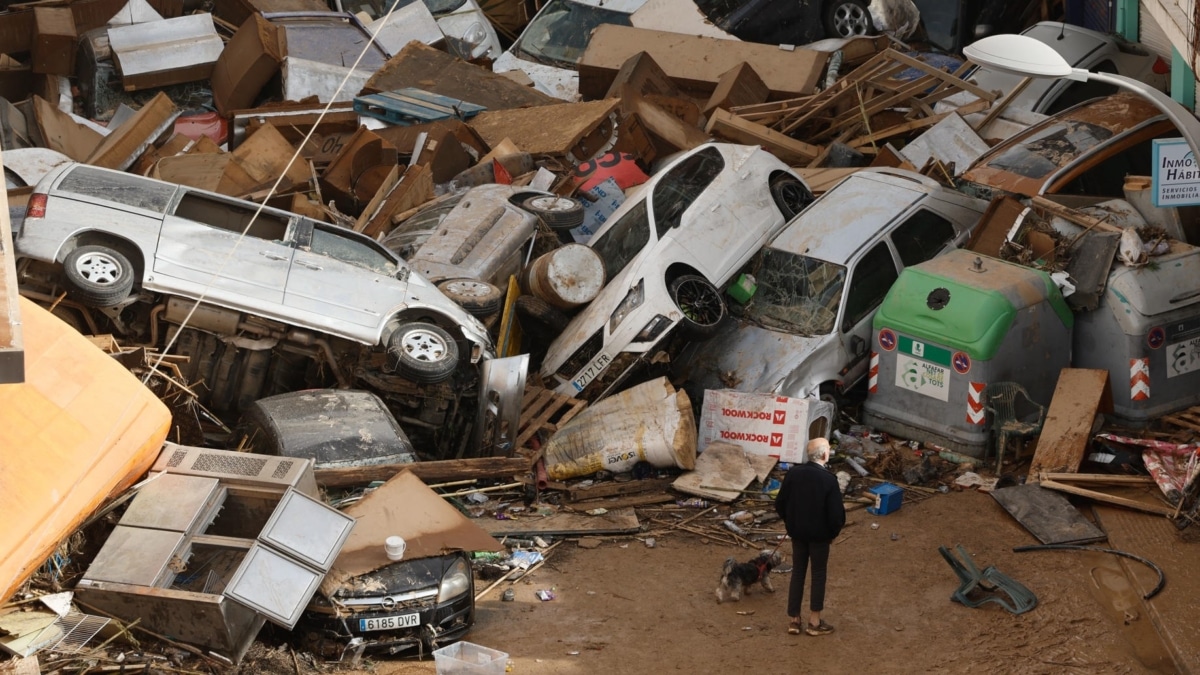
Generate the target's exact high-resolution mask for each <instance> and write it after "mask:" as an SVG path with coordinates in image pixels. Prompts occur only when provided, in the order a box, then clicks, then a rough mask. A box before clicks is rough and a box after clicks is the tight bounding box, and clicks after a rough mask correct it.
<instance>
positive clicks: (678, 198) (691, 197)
mask: <svg viewBox="0 0 1200 675" xmlns="http://www.w3.org/2000/svg"><path fill="white" fill-rule="evenodd" d="M724 168H725V159H724V158H722V157H721V153H720V152H719V151H718V150H717V149H716V148H706V149H704V150H701V151H700V152H697V153H696V154H694V155H692V156H691V157H688V158H687V159H685V160H684V161H683V162H681V163H679V164H678V165H677V166H675V168H673V169H671V171H670V173H668V174H667V175H666V176H663V178H662V180H660V181H658V184H657V185H655V186H654V195H653V196H652V197H651V201H652V202H653V203H654V228H655V230H656V231H657V232H658V238H659V239H662V238H663V236H665V235H666V234H667V231H668V230H670V229H671V228H672V227H675V226H676V225H679V222H680V221H681V220H682V219H683V212H684V211H687V209H688V207H689V206H691V205H692V202H694V201H696V198H697V197H699V196H700V195H701V193H703V192H704V188H706V187H708V185H709V183H711V182H713V179H714V178H716V177H717V176H718V175H719V174H720V173H721V170H722V169H724Z"/></svg>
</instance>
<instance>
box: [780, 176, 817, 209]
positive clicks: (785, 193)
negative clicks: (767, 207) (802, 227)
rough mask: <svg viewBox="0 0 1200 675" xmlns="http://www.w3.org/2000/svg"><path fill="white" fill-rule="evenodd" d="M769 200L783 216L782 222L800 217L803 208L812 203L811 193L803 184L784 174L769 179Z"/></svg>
mask: <svg viewBox="0 0 1200 675" xmlns="http://www.w3.org/2000/svg"><path fill="white" fill-rule="evenodd" d="M770 189H771V198H772V199H774V200H775V205H776V206H778V207H779V211H780V212H781V213H782V214H783V218H784V220H791V219H792V218H795V217H796V216H798V215H800V212H801V211H803V210H804V207H806V206H808V205H809V204H811V203H812V201H813V196H812V193H811V192H809V191H808V188H807V187H805V186H804V183H801V182H800V181H798V180H796V179H795V178H792V177H791V176H788V175H786V174H784V175H779V176H776V177H775V178H773V179H771V185H770Z"/></svg>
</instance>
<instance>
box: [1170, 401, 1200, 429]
mask: <svg viewBox="0 0 1200 675" xmlns="http://www.w3.org/2000/svg"><path fill="white" fill-rule="evenodd" d="M1162 420H1163V421H1164V422H1166V423H1167V424H1170V425H1171V426H1175V427H1179V428H1181V429H1186V430H1188V431H1191V432H1200V405H1198V406H1192V407H1191V408H1188V409H1187V410H1181V411H1179V412H1177V413H1174V414H1172V415H1164V416H1163V418H1162Z"/></svg>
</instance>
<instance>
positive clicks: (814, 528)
mask: <svg viewBox="0 0 1200 675" xmlns="http://www.w3.org/2000/svg"><path fill="white" fill-rule="evenodd" d="M775 512H776V513H778V514H779V517H780V518H783V522H784V524H785V525H786V526H787V533H788V535H789V536H790V537H791V538H792V539H793V540H795V541H808V542H829V541H833V540H834V538H836V537H837V536H838V533H839V532H841V531H842V526H843V525H845V524H846V508H845V507H844V506H842V491H841V489H840V488H839V487H838V482H837V478H836V477H835V476H834V475H833V474H831V473H829V471H828V470H827V469H826V468H825V467H823V466H821V465H820V464H817V463H816V462H806V463H804V464H797V465H795V466H793V467H792V468H791V469H788V472H787V475H786V476H784V477H783V485H782V486H781V487H780V488H779V495H778V496H777V497H776V498H775Z"/></svg>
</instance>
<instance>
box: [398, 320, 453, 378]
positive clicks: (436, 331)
mask: <svg viewBox="0 0 1200 675" xmlns="http://www.w3.org/2000/svg"><path fill="white" fill-rule="evenodd" d="M387 364H388V367H389V368H391V369H392V370H393V371H394V372H396V373H399V374H400V376H402V377H405V378H407V379H409V380H412V381H413V382H416V383H418V384H436V383H438V382H444V381H445V380H446V379H448V378H449V377H450V376H451V375H453V374H454V369H455V368H457V367H458V343H457V342H456V341H455V340H454V337H453V336H452V335H450V333H448V332H447V331H446V330H444V329H442V328H441V327H440V326H435V325H433V324H431V323H425V322H422V321H414V322H413V323H406V324H404V325H403V326H400V328H398V329H396V332H394V333H392V336H391V337H389V338H388V344H387Z"/></svg>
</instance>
